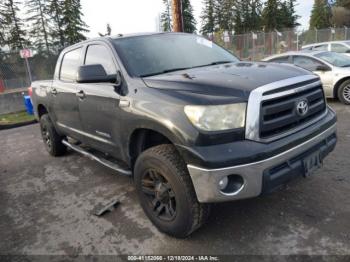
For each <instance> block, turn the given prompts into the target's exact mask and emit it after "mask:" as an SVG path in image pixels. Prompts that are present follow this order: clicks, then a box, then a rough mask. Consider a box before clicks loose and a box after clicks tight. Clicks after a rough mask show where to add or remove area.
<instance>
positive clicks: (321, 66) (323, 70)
mask: <svg viewBox="0 0 350 262" xmlns="http://www.w3.org/2000/svg"><path fill="white" fill-rule="evenodd" d="M316 71H322V72H327V71H331V68H329V67H328V66H326V65H319V66H317V67H316Z"/></svg>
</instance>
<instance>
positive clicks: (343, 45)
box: [301, 41, 350, 56]
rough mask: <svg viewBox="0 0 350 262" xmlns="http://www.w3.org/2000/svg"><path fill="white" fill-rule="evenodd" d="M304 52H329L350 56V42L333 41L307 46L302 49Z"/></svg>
mask: <svg viewBox="0 0 350 262" xmlns="http://www.w3.org/2000/svg"><path fill="white" fill-rule="evenodd" d="M301 49H302V50H304V51H306V50H307V51H329V52H335V53H340V54H346V55H348V56H350V41H332V42H323V43H316V44H311V45H305V46H303V47H302V48H301Z"/></svg>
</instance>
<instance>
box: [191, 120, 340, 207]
mask: <svg viewBox="0 0 350 262" xmlns="http://www.w3.org/2000/svg"><path fill="white" fill-rule="evenodd" d="M335 144H336V124H334V125H332V126H331V127H329V128H327V129H326V130H325V131H323V132H321V133H320V134H318V135H316V136H314V137H312V138H310V139H308V140H307V141H305V142H303V143H301V144H298V145H296V146H294V147H292V148H290V149H288V150H286V151H284V152H281V153H279V154H276V155H274V156H273V157H270V158H266V159H264V160H261V161H257V162H253V163H248V164H242V165H235V166H231V167H226V168H218V169H205V168H201V167H197V166H194V165H191V164H189V165H188V166H187V167H188V170H189V173H190V176H191V178H192V182H193V185H194V188H195V191H196V194H197V198H198V201H199V202H202V203H210V202H223V201H232V200H238V199H245V198H252V197H257V196H259V195H261V194H262V193H267V192H271V191H273V190H274V189H275V188H277V187H279V186H280V185H282V184H284V183H286V182H288V181H289V180H291V179H292V178H294V177H296V176H300V175H302V173H303V166H302V165H303V164H302V163H303V158H304V157H306V156H308V155H309V154H312V153H313V152H315V151H319V152H320V157H321V160H322V159H323V158H324V157H325V156H326V155H328V154H329V153H330V152H331V151H332V150H333V149H334V147H335ZM228 175H239V176H241V177H242V178H243V182H244V183H243V185H242V186H241V187H240V188H239V189H238V190H237V191H235V192H233V193H230V194H227V193H223V192H221V191H220V189H219V187H218V184H219V181H220V180H221V179H222V178H224V177H226V176H228Z"/></svg>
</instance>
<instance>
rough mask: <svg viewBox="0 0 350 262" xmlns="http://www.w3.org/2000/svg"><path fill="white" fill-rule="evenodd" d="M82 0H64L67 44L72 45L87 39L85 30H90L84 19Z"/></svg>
mask: <svg viewBox="0 0 350 262" xmlns="http://www.w3.org/2000/svg"><path fill="white" fill-rule="evenodd" d="M82 16H83V14H82V12H81V4H80V0H64V3H63V17H62V18H63V26H64V37H65V43H66V44H67V45H72V44H75V43H78V42H80V41H83V40H86V37H85V36H84V35H83V33H84V32H89V30H88V29H87V25H86V24H85V22H84V21H83V20H82Z"/></svg>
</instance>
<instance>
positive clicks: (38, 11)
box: [27, 0, 51, 54]
mask: <svg viewBox="0 0 350 262" xmlns="http://www.w3.org/2000/svg"><path fill="white" fill-rule="evenodd" d="M27 7H28V11H27V14H28V15H29V17H28V18H27V21H28V22H30V23H31V27H32V28H31V30H30V31H29V34H30V36H31V39H33V45H34V47H35V48H36V49H37V50H38V51H39V52H40V51H42V50H44V49H45V51H46V53H47V54H49V53H50V45H51V43H50V39H49V37H50V24H49V16H48V12H49V2H48V1H47V0H28V1H27Z"/></svg>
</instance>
